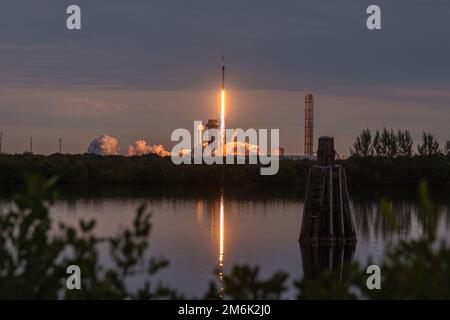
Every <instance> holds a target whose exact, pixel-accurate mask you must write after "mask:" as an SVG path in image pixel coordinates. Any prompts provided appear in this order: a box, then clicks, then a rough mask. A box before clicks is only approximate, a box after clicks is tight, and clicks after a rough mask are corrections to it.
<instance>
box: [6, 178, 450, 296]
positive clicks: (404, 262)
mask: <svg viewBox="0 0 450 320" xmlns="http://www.w3.org/2000/svg"><path fill="white" fill-rule="evenodd" d="M419 197H420V203H421V206H420V210H419V214H418V220H419V223H420V225H421V227H422V230H423V233H422V236H421V237H420V238H419V239H416V240H402V241H400V242H399V243H398V244H397V245H395V246H393V247H391V248H388V252H387V254H386V256H385V260H384V262H383V263H382V265H381V266H380V267H381V279H382V280H381V284H382V288H381V290H368V289H367V286H366V279H367V274H366V269H365V266H362V265H360V264H358V263H356V262H353V263H350V264H349V265H347V266H345V267H344V268H343V269H341V270H338V271H336V270H334V271H327V272H324V273H322V274H320V275H319V276H311V277H309V276H305V277H303V278H302V279H299V280H295V281H294V282H293V290H295V291H296V296H297V298H299V299H356V298H364V299H450V248H449V246H448V243H447V242H445V241H441V240H438V236H437V221H438V220H437V210H436V208H435V207H434V205H433V203H432V202H431V200H430V197H429V194H428V189H427V186H426V185H425V184H422V185H421V186H420V192H419ZM55 199H56V192H55V180H43V179H40V178H37V177H33V178H31V179H30V180H29V181H28V184H27V187H26V188H25V191H24V192H23V193H21V194H18V195H16V196H15V197H14V200H13V204H14V205H13V206H12V207H11V208H10V209H9V210H8V211H7V212H3V213H0V298H2V299H58V298H63V299H167V298H168V299H174V298H183V297H182V296H181V295H180V294H178V293H177V292H176V291H175V290H173V289H170V288H168V287H167V286H164V285H163V284H161V283H158V282H156V283H155V281H154V276H155V274H156V273H157V272H159V271H160V270H161V269H163V268H165V267H167V266H168V261H167V260H165V259H162V258H159V259H155V258H153V257H151V258H147V259H144V257H145V256H147V254H145V253H148V249H149V236H150V232H151V224H150V218H151V215H150V213H148V212H147V210H146V207H145V205H143V206H141V207H140V208H139V209H138V210H137V213H136V216H135V219H134V222H133V224H132V226H131V227H130V228H128V229H124V230H122V231H121V232H119V233H118V234H117V235H116V236H114V237H110V238H99V237H98V236H96V233H95V226H96V224H95V221H94V220H92V221H84V220H81V221H79V224H78V226H77V227H71V226H67V225H65V224H58V225H56V223H55V222H54V221H53V220H52V219H51V216H50V214H49V208H50V207H51V205H52V204H53V203H54V201H55ZM383 207H384V213H385V216H386V218H387V221H389V222H390V223H391V224H392V226H393V227H395V226H397V225H398V224H397V222H396V216H395V213H393V212H391V210H390V209H389V204H388V203H384V204H383ZM102 245H106V246H107V247H108V248H109V255H110V258H111V261H112V266H109V267H106V266H104V265H103V264H102V263H101V262H100V258H99V255H100V253H99V247H100V246H102ZM69 265H78V266H80V268H81V270H82V277H81V280H82V285H81V286H82V290H67V289H66V279H67V274H66V268H67V266H69ZM259 271H260V270H259V268H258V267H257V266H254V267H251V266H247V265H242V266H234V267H233V268H232V271H231V273H230V274H225V275H223V274H222V275H221V277H222V281H221V282H220V285H219V284H218V282H216V281H214V282H211V285H210V288H209V290H208V291H207V293H206V294H205V296H204V298H207V299H223V298H224V299H281V298H283V297H284V294H285V293H286V292H287V290H289V287H290V286H289V282H290V281H291V280H289V277H288V274H286V273H284V272H281V271H280V272H277V273H275V274H273V275H272V276H269V277H267V278H262V277H261V276H260V272H259ZM138 274H140V275H141V276H142V277H143V279H144V280H143V281H142V283H143V285H142V287H141V288H139V289H137V290H130V289H129V288H128V287H127V281H128V279H130V277H133V276H136V275H138ZM219 286H220V288H219Z"/></svg>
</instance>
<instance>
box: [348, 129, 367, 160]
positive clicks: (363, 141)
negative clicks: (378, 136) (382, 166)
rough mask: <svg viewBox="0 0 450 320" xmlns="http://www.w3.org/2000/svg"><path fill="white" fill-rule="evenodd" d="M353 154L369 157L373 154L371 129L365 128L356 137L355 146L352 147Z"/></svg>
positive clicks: (351, 152)
mask: <svg viewBox="0 0 450 320" xmlns="http://www.w3.org/2000/svg"><path fill="white" fill-rule="evenodd" d="M350 154H351V155H352V156H360V157H367V156H369V155H371V154H372V134H371V133H370V130H369V129H364V130H363V131H362V132H361V133H360V134H359V136H357V137H356V141H355V143H353V147H351V148H350Z"/></svg>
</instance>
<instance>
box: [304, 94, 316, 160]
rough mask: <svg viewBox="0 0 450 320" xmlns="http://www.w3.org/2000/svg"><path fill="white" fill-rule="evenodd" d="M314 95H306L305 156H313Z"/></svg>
mask: <svg viewBox="0 0 450 320" xmlns="http://www.w3.org/2000/svg"><path fill="white" fill-rule="evenodd" d="M313 140H314V95H313V94H312V93H305V156H312V155H313Z"/></svg>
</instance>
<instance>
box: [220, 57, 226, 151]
mask: <svg viewBox="0 0 450 320" xmlns="http://www.w3.org/2000/svg"><path fill="white" fill-rule="evenodd" d="M220 133H221V138H222V150H223V153H226V146H225V56H223V55H222V91H221V95H220Z"/></svg>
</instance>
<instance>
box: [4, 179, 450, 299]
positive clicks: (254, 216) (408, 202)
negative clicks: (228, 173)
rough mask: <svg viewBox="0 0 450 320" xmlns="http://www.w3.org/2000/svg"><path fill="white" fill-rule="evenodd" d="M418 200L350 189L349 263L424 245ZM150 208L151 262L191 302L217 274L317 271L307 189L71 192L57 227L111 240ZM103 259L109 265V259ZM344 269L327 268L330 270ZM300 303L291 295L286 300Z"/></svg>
mask: <svg viewBox="0 0 450 320" xmlns="http://www.w3.org/2000/svg"><path fill="white" fill-rule="evenodd" d="M13 191H14V190H10V189H7V190H2V192H1V194H2V198H1V199H0V207H2V208H3V209H4V208H6V207H8V206H9V205H10V203H11V200H10V199H11V194H12V192H13ZM416 194H417V193H416V191H415V189H404V188H403V189H392V190H384V189H373V188H356V189H350V196H351V207H352V212H353V215H354V222H355V227H356V231H357V236H358V243H357V245H356V248H354V255H353V257H352V252H350V253H349V252H345V255H346V256H350V258H351V259H356V260H357V261H359V262H361V263H363V264H366V263H367V262H368V259H369V257H370V258H371V259H372V261H374V262H375V263H377V262H381V261H382V259H383V255H384V252H385V248H386V246H387V245H392V244H395V243H396V242H398V241H399V239H409V238H417V237H419V236H420V235H421V233H422V230H421V228H420V226H419V224H418V221H417V210H418V203H417V198H418V197H417V195H416ZM448 194H449V190H432V197H433V200H434V202H435V204H436V205H437V206H438V208H439V212H440V218H439V234H440V236H441V237H444V238H446V239H447V240H448V239H450V237H449V229H450V220H449V211H450V210H449V208H450V199H449V198H448V196H447V195H448ZM382 198H385V199H387V200H389V201H390V202H391V203H392V206H393V209H394V212H395V213H396V215H397V219H398V221H399V223H400V228H399V229H398V230H394V229H393V228H392V227H390V226H389V224H388V223H387V222H386V221H384V220H383V219H382V215H381V213H380V212H379V201H380V199H382ZM144 201H147V202H149V208H150V210H151V212H152V213H153V217H152V223H153V229H152V234H151V241H150V242H151V248H150V254H151V255H153V256H164V257H165V258H167V259H168V260H169V261H170V266H169V267H168V268H166V269H164V270H163V271H161V272H160V274H159V275H158V277H157V278H158V280H161V281H162V282H164V283H165V284H168V285H169V286H171V287H173V288H176V289H178V290H179V291H180V292H182V293H183V294H184V295H185V296H186V297H201V296H202V295H203V294H204V293H205V292H206V291H207V286H208V284H209V282H210V281H217V279H218V276H217V272H220V271H221V270H223V271H224V272H225V273H227V272H229V271H230V269H231V267H232V266H233V265H235V264H244V263H246V264H250V265H259V266H260V268H261V273H262V275H263V276H267V275H269V274H271V273H273V272H275V271H279V270H283V271H285V272H288V273H289V274H290V278H289V279H290V280H289V281H290V282H291V281H292V280H294V279H298V278H300V277H303V275H304V265H310V266H311V265H313V268H317V265H316V266H314V262H313V261H312V260H313V259H314V255H311V256H307V251H305V250H303V256H302V254H301V250H300V247H299V244H298V241H297V239H298V235H299V230H300V225H301V215H302V210H303V191H302V190H301V188H295V187H286V188H263V187H226V188H224V189H220V188H200V187H191V188H187V187H184V188H183V187H166V188H150V187H126V186H121V187H119V186H116V187H101V188H100V187H89V186H81V187H80V186H78V187H64V188H62V189H61V190H60V200H59V201H58V202H57V203H56V205H55V206H54V207H53V209H52V211H51V214H52V216H53V217H54V218H55V220H59V221H65V222H66V223H69V224H72V225H73V224H75V223H76V221H78V220H79V219H80V218H85V219H86V218H95V219H96V220H97V229H96V230H97V231H96V232H97V235H98V236H107V235H113V234H115V233H116V232H117V231H119V230H120V229H121V228H124V227H126V226H129V225H130V224H131V222H132V219H133V217H134V212H135V210H136V208H137V207H138V206H139V204H141V203H142V202H144ZM104 251H106V250H104ZM350 251H352V250H350ZM343 253H344V252H342V254H343ZM326 255H327V254H326ZM102 259H103V261H104V263H105V264H108V263H109V261H108V258H107V255H106V252H103V255H102ZM302 259H303V260H302ZM305 259H307V260H306V261H305ZM322 262H323V261H322ZM340 262H341V261H340V260H339V259H338V260H336V261H334V262H332V261H328V260H326V261H325V267H327V264H329V263H330V264H335V263H337V264H340ZM305 263H306V264H305ZM311 263H312V264H311ZM322 264H323V263H322ZM322 267H323V266H322ZM312 271H315V270H312ZM308 272H311V270H309V271H308ZM141 281H142V278H141V277H140V276H137V277H135V278H133V279H131V280H130V281H129V286H130V287H132V288H134V287H138V286H139V284H140V283H141ZM219 285H220V283H219ZM293 295H294V293H293V290H292V289H290V290H289V291H288V292H287V293H286V295H285V298H291V297H293Z"/></svg>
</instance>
